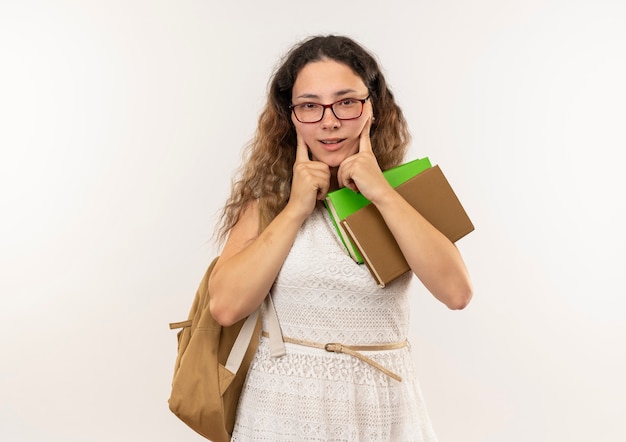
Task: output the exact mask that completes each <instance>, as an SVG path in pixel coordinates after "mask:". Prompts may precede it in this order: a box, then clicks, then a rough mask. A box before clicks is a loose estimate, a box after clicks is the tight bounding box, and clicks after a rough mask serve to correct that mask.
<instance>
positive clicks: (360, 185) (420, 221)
mask: <svg viewBox="0 0 626 442" xmlns="http://www.w3.org/2000/svg"><path fill="white" fill-rule="evenodd" d="M369 127H370V123H368V124H366V125H365V127H364V129H363V132H362V133H361V140H360V144H359V152H358V153H357V154H355V155H353V156H351V157H349V158H347V159H346V160H345V161H344V162H343V163H342V164H341V166H340V168H339V172H338V181H339V184H340V185H342V186H348V187H350V188H352V189H353V190H358V191H360V192H361V193H362V194H363V195H364V196H365V197H366V198H367V199H369V200H370V201H371V202H372V203H373V204H374V205H375V206H376V208H377V209H378V210H379V212H380V213H381V215H382V216H383V218H384V220H385V223H386V224H387V227H389V230H390V231H391V233H392V234H393V236H394V238H395V239H396V241H397V242H398V245H399V246H400V250H402V253H403V254H404V257H405V259H406V260H407V262H408V264H409V266H410V268H411V270H412V271H413V273H415V275H416V276H417V277H418V278H419V279H420V281H421V282H422V283H423V284H424V286H425V287H426V288H427V289H428V290H429V291H430V292H431V293H432V294H433V296H435V298H437V299H438V300H439V301H441V302H443V303H444V304H445V305H446V306H448V307H449V308H451V309H462V308H464V307H465V306H466V305H467V304H468V303H469V301H470V300H471V298H472V285H471V282H470V279H469V275H468V272H467V269H466V267H465V264H464V262H463V259H462V257H461V254H460V253H459V251H458V249H457V248H456V246H455V245H454V244H453V243H452V242H451V241H450V240H449V239H448V238H446V237H445V236H444V235H443V234H442V233H441V232H439V231H438V230H437V229H435V228H434V227H433V226H432V225H431V224H430V223H429V222H428V221H427V220H426V219H425V218H424V217H423V216H422V215H421V214H420V213H419V212H418V211H416V210H415V209H414V208H413V207H411V205H410V204H409V203H407V202H406V201H405V200H404V198H402V197H401V196H400V194H398V193H397V192H396V191H395V189H393V188H392V187H391V186H390V185H389V183H388V182H387V180H386V179H385V177H384V176H383V174H382V172H381V170H380V168H379V166H378V162H377V161H376V157H375V156H374V153H373V151H372V147H371V143H370V140H369Z"/></svg>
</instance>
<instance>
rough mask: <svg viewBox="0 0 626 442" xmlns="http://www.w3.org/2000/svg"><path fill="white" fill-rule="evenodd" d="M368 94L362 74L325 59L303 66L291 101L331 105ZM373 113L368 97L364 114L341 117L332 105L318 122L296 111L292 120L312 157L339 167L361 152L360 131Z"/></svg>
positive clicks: (292, 115) (295, 103) (359, 98)
mask: <svg viewBox="0 0 626 442" xmlns="http://www.w3.org/2000/svg"><path fill="white" fill-rule="evenodd" d="M367 96H368V90H367V87H366V86H365V83H363V80H361V77H359V76H358V75H357V74H355V73H354V71H352V69H350V68H349V67H348V66H347V65H345V64H343V63H338V62H336V61H334V60H328V59H326V60H321V61H315V62H312V63H309V64H307V65H305V66H304V67H303V68H302V70H301V71H300V73H299V74H298V76H297V77H296V81H295V83H294V85H293V89H292V93H291V102H292V104H294V105H298V104H303V103H317V104H331V103H334V102H336V101H338V100H341V99H346V98H353V99H358V100H361V99H364V98H366V97H367ZM371 114H372V107H371V103H370V101H369V100H368V101H366V102H365V104H364V106H363V113H362V114H361V116H360V117H359V118H356V119H353V120H340V119H338V118H337V117H335V115H334V114H333V112H332V110H331V109H330V108H328V109H326V110H325V111H324V116H323V117H322V120H321V121H319V122H317V123H301V122H299V121H298V120H297V119H296V117H295V115H294V114H293V112H292V114H291V120H292V121H293V124H294V125H295V128H296V131H297V132H298V133H299V134H300V136H302V138H303V139H304V142H305V143H306V144H307V146H308V147H309V150H310V152H311V157H312V159H313V160H316V161H321V162H324V163H326V164H328V165H329V166H330V167H338V166H339V165H340V164H341V162H342V161H343V160H344V159H346V158H347V157H349V156H350V155H353V154H355V153H356V152H358V150H359V137H360V135H361V131H362V130H363V127H364V126H365V123H366V122H367V119H368V118H369V116H370V115H371Z"/></svg>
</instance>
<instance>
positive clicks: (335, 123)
mask: <svg viewBox="0 0 626 442" xmlns="http://www.w3.org/2000/svg"><path fill="white" fill-rule="evenodd" d="M320 124H321V125H322V128H324V129H334V128H337V127H339V126H340V125H341V120H340V119H339V118H337V117H336V116H335V113H334V112H333V108H332V107H327V108H325V109H324V111H323V113H322V120H321V121H320Z"/></svg>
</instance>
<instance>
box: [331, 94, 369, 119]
mask: <svg viewBox="0 0 626 442" xmlns="http://www.w3.org/2000/svg"><path fill="white" fill-rule="evenodd" d="M333 112H334V113H335V115H336V116H337V118H340V119H342V120H350V119H352V118H358V117H360V116H361V112H363V102H361V101H360V100H355V99H352V98H348V99H345V100H341V101H338V102H336V103H335V104H333Z"/></svg>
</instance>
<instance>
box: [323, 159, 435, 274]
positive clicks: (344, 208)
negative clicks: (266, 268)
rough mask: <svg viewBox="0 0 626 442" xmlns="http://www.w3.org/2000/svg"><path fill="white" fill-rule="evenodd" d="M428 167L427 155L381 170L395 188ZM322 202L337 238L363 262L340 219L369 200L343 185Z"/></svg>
mask: <svg viewBox="0 0 626 442" xmlns="http://www.w3.org/2000/svg"><path fill="white" fill-rule="evenodd" d="M430 167H431V164H430V160H429V159H428V157H424V158H419V159H416V160H413V161H409V162H408V163H403V164H400V165H399V166H396V167H392V168H391V169H388V170H385V171H383V175H384V177H385V178H386V179H387V182H388V183H389V184H390V185H391V187H393V188H394V189H395V188H396V187H398V186H399V185H400V184H402V183H404V182H406V181H408V180H409V179H410V178H413V177H414V176H416V175H417V174H419V173H420V172H423V171H424V170H426V169H428V168H430ZM324 204H325V206H326V209H327V210H328V214H329V215H330V219H331V220H332V221H333V224H334V225H335V230H337V235H339V238H340V239H341V241H342V242H343V244H344V246H345V247H346V249H347V250H348V253H349V254H350V256H351V257H352V259H354V260H355V261H356V262H358V263H359V264H361V263H363V258H362V257H361V254H360V253H359V251H358V249H357V248H356V246H355V245H354V244H353V243H352V241H351V240H350V237H349V236H348V234H347V233H346V231H345V230H344V228H343V226H342V225H341V221H342V220H344V219H346V217H347V216H348V215H351V214H353V213H354V212H356V211H357V210H359V209H361V208H363V207H365V206H367V205H368V204H370V201H369V200H368V199H367V198H365V197H364V196H363V195H362V194H360V193H358V192H355V191H353V190H352V189H348V188H347V187H343V188H341V189H337V190H333V191H332V192H329V193H328V195H326V199H325V200H324Z"/></svg>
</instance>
